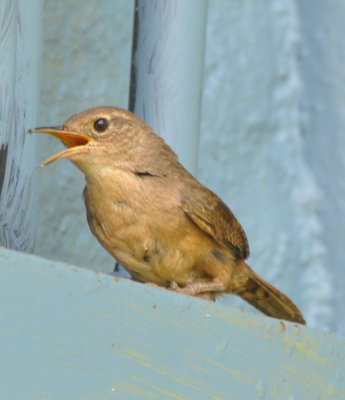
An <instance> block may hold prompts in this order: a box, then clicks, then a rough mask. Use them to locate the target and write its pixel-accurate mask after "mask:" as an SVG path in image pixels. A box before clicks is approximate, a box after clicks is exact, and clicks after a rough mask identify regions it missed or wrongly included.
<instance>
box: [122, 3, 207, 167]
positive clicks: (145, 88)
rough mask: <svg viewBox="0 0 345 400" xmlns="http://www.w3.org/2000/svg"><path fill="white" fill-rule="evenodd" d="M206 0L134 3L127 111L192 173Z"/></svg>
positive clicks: (195, 157) (200, 81)
mask: <svg viewBox="0 0 345 400" xmlns="http://www.w3.org/2000/svg"><path fill="white" fill-rule="evenodd" d="M206 16H207V1H206V0H184V1H178V0H136V2H135V19H134V33H133V55H132V69H131V84H130V101H129V109H130V110H131V111H133V112H134V113H135V114H137V115H138V116H139V117H141V118H142V119H144V121H145V122H146V123H147V124H148V125H150V126H152V128H153V129H154V130H155V132H156V133H158V134H159V135H161V136H162V137H163V138H164V139H165V140H166V141H167V143H168V144H169V145H171V146H172V147H173V149H174V150H175V151H176V153H177V154H178V155H179V158H180V160H181V161H182V163H183V165H184V166H185V167H187V169H188V170H189V171H190V172H192V173H196V170H197V162H198V149H199V128H200V106H201V92H202V77H203V70H204V49H205V36H206Z"/></svg>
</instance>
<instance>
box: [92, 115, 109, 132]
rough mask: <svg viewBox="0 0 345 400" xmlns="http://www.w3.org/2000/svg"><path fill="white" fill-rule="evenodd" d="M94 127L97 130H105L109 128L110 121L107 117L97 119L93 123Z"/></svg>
mask: <svg viewBox="0 0 345 400" xmlns="http://www.w3.org/2000/svg"><path fill="white" fill-rule="evenodd" d="M93 127H94V128H95V130H96V131H97V132H104V131H106V130H107V128H108V121H107V120H106V119H105V118H99V119H96V121H95V122H94V124H93Z"/></svg>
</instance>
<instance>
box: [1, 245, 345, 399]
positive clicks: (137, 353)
mask: <svg viewBox="0 0 345 400" xmlns="http://www.w3.org/2000/svg"><path fill="white" fill-rule="evenodd" d="M0 273H1V280H0V319H1V325H0V343H1V346H0V398H1V399H10V400H16V399H26V400H31V399H32V400H43V399H44V400H48V399H49V400H53V399H54V400H55V399H56V400H62V399H63V400H70V399H71V400H72V399H73V400H76V399H78V400H89V399H93V400H95V399H124V400H130V399H178V400H187V399H198V400H202V399H213V400H216V399H218V400H219V399H223V400H227V399H230V400H233V399H234V400H235V399H236V400H253V399H286V400H298V399H299V400H316V399H318V400H321V399H322V400H326V399H344V398H345V376H344V365H345V356H344V349H345V340H344V339H343V338H341V337H339V336H336V335H333V334H331V333H323V332H319V331H317V330H314V329H310V328H306V327H302V326H298V325H296V324H292V323H287V322H282V321H278V320H274V319H270V318H266V317H264V316H258V315H255V314H252V313H250V312H241V311H240V310H236V309H233V308H230V307H224V306H222V305H219V304H213V303H210V302H206V301H203V300H199V299H194V298H190V297H187V296H183V295H180V294H176V293H172V292H169V291H166V290H161V289H158V288H154V287H150V286H146V285H142V284H138V283H135V282H131V281H129V280H125V279H119V278H114V277H111V276H109V275H105V274H102V273H96V272H93V271H89V270H85V269H81V268H77V267H74V266H71V265H68V264H62V263H58V262H52V261H48V260H45V259H42V258H39V257H36V256H30V255H26V254H21V253H15V252H13V251H11V250H7V249H1V251H0Z"/></svg>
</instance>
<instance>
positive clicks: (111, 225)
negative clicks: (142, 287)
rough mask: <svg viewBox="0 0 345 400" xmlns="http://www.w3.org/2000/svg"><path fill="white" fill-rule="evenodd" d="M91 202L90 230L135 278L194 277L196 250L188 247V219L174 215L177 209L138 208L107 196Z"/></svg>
mask: <svg viewBox="0 0 345 400" xmlns="http://www.w3.org/2000/svg"><path fill="white" fill-rule="evenodd" d="M103 200H104V198H103ZM92 203H93V202H91V203H90V202H89V201H88V202H86V204H87V210H88V212H87V214H88V222H89V225H90V228H91V230H92V232H93V233H94V235H95V236H96V237H97V238H98V240H99V242H100V243H101V244H102V245H103V247H104V248H105V249H106V250H107V251H108V252H109V253H110V254H111V255H112V256H113V257H114V258H116V260H118V261H119V262H120V263H121V264H122V265H123V266H124V267H125V268H126V269H127V270H128V271H129V272H130V273H131V275H132V276H133V278H134V279H136V280H138V281H142V282H152V283H155V284H158V285H162V286H169V284H170V282H176V283H178V284H180V285H185V284H187V283H188V282H190V281H191V280H192V279H193V277H194V275H195V264H196V257H197V254H198V252H197V251H193V250H192V249H190V244H189V242H190V243H195V241H193V240H189V236H188V233H191V230H190V229H188V228H190V227H189V226H188V224H189V223H190V222H189V221H188V220H187V219H186V218H185V217H184V216H182V218H176V212H178V211H177V210H174V212H171V213H169V211H167V210H164V212H163V211H162V212H161V211H158V210H156V209H150V208H149V209H147V208H146V209H145V210H143V209H139V210H138V209H136V208H135V207H133V205H131V204H128V203H127V202H126V201H110V200H109V202H108V204H105V203H103V204H104V207H102V208H99V207H97V208H94V209H93V208H92ZM174 216H175V218H174ZM186 232H187V234H186Z"/></svg>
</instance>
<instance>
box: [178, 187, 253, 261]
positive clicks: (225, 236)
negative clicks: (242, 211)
mask: <svg viewBox="0 0 345 400" xmlns="http://www.w3.org/2000/svg"><path fill="white" fill-rule="evenodd" d="M188 189H189V191H188V195H189V196H186V195H183V196H182V200H181V205H182V209H183V211H184V212H185V213H186V214H187V215H188V216H189V217H190V218H191V220H192V221H193V222H194V223H195V224H196V225H197V226H198V227H199V228H200V229H201V230H203V231H204V232H206V233H207V234H209V235H210V236H212V237H213V238H214V239H215V240H216V241H217V242H218V243H219V244H220V245H222V246H224V247H227V248H229V249H230V250H232V251H233V252H234V253H235V255H236V256H237V257H238V258H240V259H245V258H247V257H248V256H249V246H248V242H247V237H246V234H245V233H244V230H243V228H242V226H241V225H240V223H239V222H238V221H237V219H236V218H235V216H234V214H233V213H232V212H231V210H230V209H229V207H228V206H227V205H226V204H225V203H224V202H223V201H222V200H221V199H220V198H219V197H218V196H216V195H215V194H214V193H212V192H211V191H210V190H208V189H207V188H206V187H204V186H202V185H201V184H200V183H198V182H190V184H189V185H188ZM190 189H192V190H191V191H190Z"/></svg>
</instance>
